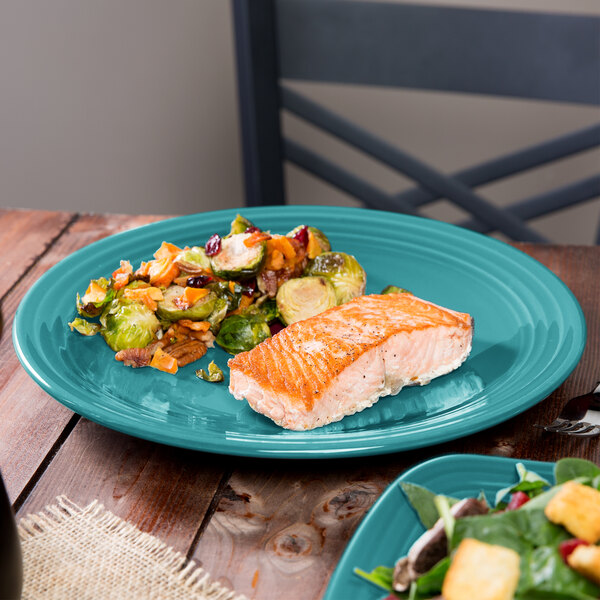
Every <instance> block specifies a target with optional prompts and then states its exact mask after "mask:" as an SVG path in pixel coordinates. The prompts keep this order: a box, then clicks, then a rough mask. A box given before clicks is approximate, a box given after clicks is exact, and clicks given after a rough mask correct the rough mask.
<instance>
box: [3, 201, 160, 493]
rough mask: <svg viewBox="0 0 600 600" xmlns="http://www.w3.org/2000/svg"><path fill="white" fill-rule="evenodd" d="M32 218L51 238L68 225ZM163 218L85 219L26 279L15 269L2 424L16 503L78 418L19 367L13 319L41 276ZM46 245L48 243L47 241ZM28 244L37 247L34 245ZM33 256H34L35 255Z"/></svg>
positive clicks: (8, 302) (8, 300)
mask: <svg viewBox="0 0 600 600" xmlns="http://www.w3.org/2000/svg"><path fill="white" fill-rule="evenodd" d="M29 212H30V213H31V214H32V220H33V222H34V223H40V222H42V221H44V219H47V220H46V222H47V223H48V222H52V223H54V227H52V228H51V227H50V226H49V225H48V227H47V230H48V232H49V234H50V235H51V236H52V235H53V234H56V233H59V227H60V225H61V224H64V222H65V221H64V219H62V220H61V219H58V218H56V217H54V218H53V219H51V218H50V217H45V216H44V215H41V216H40V215H38V214H37V212H34V211H29ZM9 216H10V215H9ZM18 216H19V217H22V216H23V215H18ZM161 218H164V217H160V216H139V217H132V216H129V215H81V216H79V217H78V218H77V219H75V220H72V221H71V222H70V225H69V226H68V227H67V228H66V229H64V231H62V233H60V235H59V236H58V238H57V239H55V241H54V242H53V243H52V245H51V246H50V248H49V249H47V251H43V252H41V253H40V254H39V256H38V258H37V261H36V262H35V264H34V265H33V266H32V267H31V268H29V269H28V270H26V271H24V272H23V273H21V272H20V271H19V269H13V275H14V277H15V281H14V282H13V283H12V284H11V285H10V286H9V287H10V290H9V292H8V293H7V294H6V296H5V297H4V299H3V302H2V307H1V310H2V317H3V323H4V327H3V332H2V339H1V340H0V352H1V355H2V356H3V357H4V360H3V361H1V362H0V389H2V394H1V395H0V414H2V417H3V418H2V419H1V420H0V471H2V476H3V477H4V480H5V483H6V487H7V490H8V493H9V498H10V499H11V501H13V502H14V501H15V500H16V499H17V498H18V497H19V495H20V494H21V493H22V492H23V490H24V489H25V487H26V486H27V485H28V483H29V482H30V480H31V478H32V477H33V476H34V474H35V473H36V471H37V470H38V469H39V468H40V467H41V466H42V465H43V463H44V461H45V460H46V457H47V456H48V454H49V453H51V452H53V448H54V449H55V445H56V444H60V442H61V434H62V432H63V431H64V430H65V428H66V427H67V426H68V425H69V422H70V420H71V419H72V417H73V413H72V412H71V411H70V410H68V409H66V408H64V407H63V406H62V405H60V404H58V402H56V401H55V400H54V399H52V398H51V397H50V396H48V395H47V394H46V393H45V392H43V391H42V390H41V389H40V388H39V387H38V386H37V385H36V384H35V383H34V382H33V381H32V380H31V379H30V378H29V376H28V375H27V374H26V373H25V371H24V370H23V369H22V367H21V366H20V365H19V362H18V359H17V357H16V355H15V353H14V350H13V347H12V339H11V329H12V321H13V316H14V314H15V311H16V309H17V306H18V305H19V302H20V301H21V299H22V298H23V296H24V294H25V293H26V292H27V290H28V289H29V288H30V287H31V285H32V284H33V283H34V282H35V281H36V280H37V279H38V278H39V277H40V276H41V275H43V274H44V273H45V272H46V271H47V270H48V269H49V268H50V267H52V266H53V265H55V264H56V263H57V262H58V261H59V260H61V259H62V258H64V257H65V256H68V255H69V254H71V253H72V252H74V251H75V250H78V249H79V248H81V247H83V246H85V245H87V244H89V243H91V242H93V241H96V240H98V239H101V238H103V237H106V236H107V235H111V234H112V233H116V232H118V231H123V230H125V229H130V228H132V227H137V226H138V225H142V224H145V223H149V222H152V221H157V220H160V219H161ZM16 221H17V223H18V224H19V226H18V228H17V230H18V231H21V230H24V229H26V226H25V225H23V223H22V219H17V220H16ZM15 239H17V238H16V237H15ZM27 239H28V240H29V238H27ZM41 239H42V240H44V237H42V238H41ZM45 239H46V240H47V239H48V237H47V236H46V238H45ZM15 243H17V242H15ZM28 244H29V245H30V246H31V243H30V242H29V241H28ZM18 245H19V246H20V242H19V244H18ZM36 249H38V250H39V249H41V250H45V248H44V244H43V243H40V244H38V245H37V246H36ZM30 255H31V256H33V254H32V253H30ZM17 280H18V282H17Z"/></svg>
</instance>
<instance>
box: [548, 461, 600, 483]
mask: <svg viewBox="0 0 600 600" xmlns="http://www.w3.org/2000/svg"><path fill="white" fill-rule="evenodd" d="M599 475H600V467H598V466H597V465H595V464H594V463H593V462H591V461H589V460H584V459H582V458H561V459H560V460H559V461H558V462H557V463H556V467H554V477H555V478H556V483H557V484H560V483H564V482H565V481H569V480H570V479H577V478H578V477H583V478H585V479H589V480H592V479H594V478H596V477H598V476H599ZM590 483H591V481H590Z"/></svg>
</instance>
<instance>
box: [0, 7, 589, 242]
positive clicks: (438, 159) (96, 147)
mask: <svg viewBox="0 0 600 600" xmlns="http://www.w3.org/2000/svg"><path fill="white" fill-rule="evenodd" d="M413 1H414V0H413ZM428 3H429V4H433V3H437V4H450V5H461V6H485V7H488V8H496V7H505V8H514V9H520V10H554V11H568V12H571V13H580V14H595V15H599V14H600V3H598V2H597V0H569V2H564V0H461V1H460V2H459V1H456V0H436V2H428ZM294 85H296V86H297V87H298V89H300V90H301V91H304V92H306V93H307V94H310V95H311V97H313V98H315V99H316V100H317V101H319V102H322V103H323V104H325V105H327V106H330V107H332V108H336V109H337V110H339V111H340V112H341V113H342V114H344V115H346V116H348V117H349V118H352V119H355V120H356V121H358V122H360V123H362V124H363V125H364V126H366V127H368V128H370V129H371V130H373V131H374V132H375V133H378V134H379V135H382V136H383V137H385V138H387V139H389V140H391V141H394V142H396V143H398V144H400V145H401V146H403V147H404V148H406V149H408V150H411V151H412V152H414V153H415V154H416V155H418V156H419V157H421V158H423V159H426V160H427V161H429V162H430V163H432V164H433V165H436V166H438V167H440V168H442V169H444V170H448V171H451V170H454V169H458V168H461V167H463V166H467V165H468V164H470V163H473V162H476V161H480V160H483V159H485V158H491V157H493V156H495V155H497V154H500V153H503V152H508V151H510V150H512V149H514V148H518V147H521V146H524V145H526V144H531V143H535V142H538V141H542V140H544V139H546V138H550V137H553V136H556V135H560V134H562V133H565V132H567V131H570V130H573V129H575V128H579V127H585V126H586V125H590V124H592V123H594V122H596V121H597V120H598V110H597V109H596V108H594V107H579V106H574V105H568V104H555V103H548V102H531V101H521V100H514V99H500V100H498V99H493V100H491V99H488V98H483V97H467V96H461V95H458V94H435V93H431V92H416V91H409V90H390V89H387V88H386V89H381V88H361V87H357V86H338V85H323V84H300V85H299V84H294ZM0 86H1V91H2V94H1V97H2V101H1V102H0V132H1V133H0V193H1V196H0V197H1V200H0V205H1V206H3V207H22V208H45V209H61V210H78V211H91V212H127V213H137V212H145V213H183V214H185V213H193V212H199V211H205V210H214V209H218V208H229V207H235V206H240V205H241V204H242V202H243V191H242V174H241V163H240V149H239V138H238V117H237V92H236V84H235V65H234V58H233V39H232V30H231V21H230V4H229V1H228V0H172V1H171V2H165V1H164V0H85V1H83V2H82V1H81V0H51V1H50V2H48V1H47V0H2V2H0ZM284 127H285V128H286V130H287V131H288V132H290V133H292V134H293V135H294V136H296V138H297V139H299V141H301V142H303V143H306V144H308V145H315V144H318V145H319V147H320V148H321V149H322V150H323V152H325V153H326V154H327V155H329V156H332V157H335V158H336V160H338V161H340V162H341V163H343V164H345V165H346V166H349V167H350V168H356V169H358V170H361V172H363V173H364V174H365V176H367V177H368V178H371V179H373V180H374V181H377V182H378V183H379V184H380V185H381V186H382V187H383V188H385V189H388V190H390V191H393V190H400V189H403V188H405V187H407V186H408V185H410V184H409V183H408V182H407V181H406V180H404V179H403V178H402V177H399V176H397V175H396V174H394V173H392V172H390V171H389V170H388V169H387V168H385V167H382V166H380V165H377V164H375V163H374V162H372V161H370V160H369V159H365V158H364V157H362V156H361V155H359V154H358V153H356V152H354V151H352V150H349V149H347V148H345V147H344V146H342V145H341V144H339V143H338V142H336V141H334V140H332V139H330V138H328V137H327V136H325V135H324V134H319V133H317V132H315V131H313V130H312V129H311V128H309V127H308V126H305V125H303V124H302V123H300V122H298V121H297V120H295V119H294V118H293V117H286V118H285V119H284ZM599 166H600V151H593V152H587V153H585V154H582V155H579V156H576V157H573V158H571V159H568V160H566V161H562V162H561V163H557V165H556V166H550V167H545V168H541V169H536V170H535V171H531V172H530V173H528V174H526V175H522V176H518V177H513V178H511V179H510V180H507V181H505V182H503V183H500V184H494V185H490V186H486V187H485V188H481V192H482V193H484V194H485V195H487V196H488V197H490V198H492V199H493V200H494V201H496V202H498V203H499V204H504V203H508V202H510V201H511V200H516V199H518V198H522V197H525V196H529V195H532V194H535V193H538V192H541V191H543V190H545V189H547V188H549V187H553V186H554V185H555V184H558V183H568V182H570V181H576V180H578V179H580V178H582V177H585V176H589V175H591V174H594V173H596V172H598V167H599ZM286 177H287V186H288V190H289V192H288V195H289V199H290V201H291V203H294V204H340V205H355V204H356V203H355V202H354V201H353V200H352V199H350V198H348V197H346V196H345V195H343V194H342V193H340V192H337V191H335V190H333V189H332V188H330V187H329V186H327V185H326V184H323V183H320V182H318V181H315V180H314V179H313V178H312V177H310V176H308V175H306V174H304V173H303V172H301V171H299V170H298V169H296V168H294V167H291V166H288V167H286ZM432 211H433V212H432ZM428 212H429V213H430V214H431V215H432V216H437V217H439V218H447V219H450V220H451V219H453V218H456V217H458V215H457V211H456V210H454V209H448V208H447V207H445V206H443V205H438V206H436V207H435V208H433V207H432V208H431V209H428ZM597 223H598V203H597V202H593V203H588V204H587V205H584V206H582V207H578V208H576V209H574V210H571V211H568V212H564V213H560V214H558V215H555V216H552V217H547V218H543V219H540V220H539V227H540V229H541V230H542V231H544V232H545V233H546V234H547V235H549V236H551V237H552V238H553V239H555V240H557V241H561V242H565V243H591V242H592V240H593V231H594V230H595V227H596V226H597Z"/></svg>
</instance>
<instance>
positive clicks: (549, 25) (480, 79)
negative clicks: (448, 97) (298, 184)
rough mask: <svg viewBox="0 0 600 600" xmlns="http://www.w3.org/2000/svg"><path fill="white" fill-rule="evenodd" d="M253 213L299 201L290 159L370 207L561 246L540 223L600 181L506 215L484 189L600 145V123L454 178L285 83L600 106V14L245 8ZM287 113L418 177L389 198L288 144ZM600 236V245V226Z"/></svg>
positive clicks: (374, 6) (321, 2)
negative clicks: (460, 215)
mask: <svg viewBox="0 0 600 600" xmlns="http://www.w3.org/2000/svg"><path fill="white" fill-rule="evenodd" d="M232 2H233V14H234V27H235V39H236V56H237V64H238V89H239V101H240V115H241V130H242V145H243V159H244V177H245V187H246V204H247V205H249V206H261V205H277V204H284V203H285V192H284V178H283V167H282V163H283V160H284V159H287V160H289V161H291V162H292V163H294V164H296V165H297V166H299V167H301V168H302V169H305V170H306V171H309V172H310V173H312V174H314V175H316V176H318V177H320V178H322V179H324V180H325V181H327V182H329V183H330V184H333V185H335V186H337V187H339V188H340V189H342V190H344V191H345V192H347V193H348V194H350V195H352V196H354V197H355V198H357V199H359V200H360V201H362V203H363V204H364V205H365V206H366V207H369V208H376V209H382V210H388V211H396V212H402V213H408V214H418V208H419V207H420V206H422V205H424V204H427V203H430V202H433V201H435V200H438V199H441V198H446V199H448V200H450V201H452V202H454V203H455V204H456V205H458V206H460V207H461V208H463V209H464V210H466V211H468V212H469V213H470V214H471V215H472V218H471V219H469V220H468V221H465V222H464V223H461V225H463V226H465V227H469V228H471V229H474V230H477V231H480V232H483V233H487V232H491V231H500V232H502V233H503V234H505V235H506V236H508V237H509V238H511V239H514V240H520V241H536V242H545V241H548V240H547V239H546V238H545V237H544V236H542V235H540V234H539V233H537V232H536V231H535V230H533V229H532V228H531V227H530V226H529V225H527V224H526V222H525V221H526V220H527V219H531V218H535V217H539V216H542V215H545V214H548V213H550V212H553V211H556V210H559V209H563V208H566V207H568V206H571V205H574V204H578V203H581V202H584V201H587V200H591V199H594V198H596V197H598V196H600V175H596V176H593V177H589V178H586V179H584V180H583V181H579V182H577V183H574V184H570V185H567V186H564V187H561V188H559V189H555V190H552V191H549V192H546V193H543V194H540V195H537V196H535V197H532V198H527V199H525V200H522V201H520V202H517V203H515V204H513V205H511V206H509V207H507V208H506V209H501V208H498V207H496V206H495V205H493V204H491V203H489V202H488V201H486V200H484V199H483V198H482V197H481V196H480V195H479V194H477V193H475V192H473V191H472V188H476V187H477V186H480V185H483V184H487V183H490V182H493V181H496V180H498V179H501V178H503V177H507V176H509V175H513V174H515V173H519V172H521V171H525V170H527V169H531V168H533V167H536V166H539V165H542V164H545V163H548V162H550V161H554V160H558V159H561V158H565V157H568V156H571V155H573V154H576V153H578V152H583V151H585V150H588V149H590V148H593V147H595V146H599V145H600V124H599V125H595V126H593V127H588V128H586V129H583V130H580V131H576V132H574V133H572V134H570V135H565V136H561V137H559V138H555V139H551V140H548V141H546V142H545V143H542V144H537V145H535V146H531V147H528V148H525V149H523V150H521V151H518V152H515V153H511V154H508V155H504V156H500V157H498V158H496V159H493V160H489V161H486V162H484V163H481V164H478V165H476V166H474V167H471V168H469V169H465V170H461V171H459V172H457V173H454V174H452V175H451V176H448V175H445V174H443V173H441V172H440V171H438V170H436V169H434V168H432V167H431V166H430V165H428V164H426V163H425V162H423V161H421V160H419V159H417V158H415V157H414V156H411V155H410V154H408V153H407V152H406V151H404V150H401V149H399V148H397V147H395V146H393V145H391V144H389V143H388V142H386V141H384V140H382V139H381V138H378V137H377V136H375V135H373V134H371V133H369V132H368V131H366V130H365V129H363V128H361V127H359V126H357V125H355V124H353V123H351V122H349V121H348V120H346V119H344V118H342V117H340V116H338V115H336V114H335V113H333V112H331V111H330V110H328V109H326V108H324V107H322V106H320V105H318V104H317V103H315V102H314V101H312V100H310V99H308V98H306V97H304V96H303V95H301V94H299V93H297V92H296V91H294V90H292V89H289V88H288V87H285V86H283V85H281V84H280V80H281V79H288V80H310V81H320V82H344V83H353V84H366V85H379V86H397V87H408V88H413V89H426V90H445V91H455V92H464V93H473V94H490V95H496V96H515V97H523V98H532V99H541V100H550V101H560V102H573V103H578V104H588V105H598V104H600V46H599V44H600V18H599V17H591V16H590V17H588V16H573V15H563V14H547V13H537V12H536V13H530V12H516V11H515V12H513V11H498V10H479V9H467V8H450V7H440V6H425V5H413V4H398V3H385V2H371V1H369V2H365V1H348V0H232ZM281 109H285V110H287V111H290V112H291V113H293V114H295V115H296V116H298V117H300V118H302V119H304V120H306V121H307V122H309V123H311V124H312V125H315V126H317V127H320V128H322V129H323V130H325V131H327V132H328V133H329V134H331V135H333V136H336V137H337V138H339V139H341V140H343V141H345V142H347V143H349V144H352V145H353V146H354V147H355V148H358V149H359V150H361V151H363V152H365V153H367V154H369V155H370V156H371V157H374V158H375V159H377V160H379V161H381V162H382V163H384V164H386V165H388V166H390V167H392V168H394V169H396V170H397V171H399V172H400V173H402V174H404V175H406V176H408V177H410V178H411V179H413V180H414V181H415V182H416V183H417V184H418V186H419V187H415V188H414V189H410V190H408V191H404V192H402V193H398V194H395V195H394V194H389V193H387V192H385V191H382V190H381V189H379V188H377V187H376V186H375V185H373V184H372V183H370V182H367V181H366V180H364V179H361V178H359V177H357V176H356V175H354V174H353V173H350V172H349V171H348V170H346V169H344V168H343V167H342V166H339V165H337V164H334V163H332V162H331V161H330V160H328V159H326V158H324V157H322V156H319V155H318V154H317V153H316V152H314V151H313V150H311V149H309V148H306V147H303V146H301V145H299V144H298V143H296V142H294V141H293V140H289V139H285V138H284V137H283V136H282V132H281V125H280V110H281ZM598 233H599V238H598V240H597V243H600V227H599V232H598Z"/></svg>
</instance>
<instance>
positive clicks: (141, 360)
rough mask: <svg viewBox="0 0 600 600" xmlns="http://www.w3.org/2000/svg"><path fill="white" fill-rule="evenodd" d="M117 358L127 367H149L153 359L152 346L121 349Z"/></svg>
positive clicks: (116, 355)
mask: <svg viewBox="0 0 600 600" xmlns="http://www.w3.org/2000/svg"><path fill="white" fill-rule="evenodd" d="M115 358H116V359H117V360H120V361H121V362H122V363H123V364H124V365H126V366H127V367H133V368H134V369H136V368H137V367H147V366H148V365H149V364H150V361H151V360H152V351H151V349H150V348H148V347H146V348H126V349H125V350H119V351H118V352H117V353H116V354H115Z"/></svg>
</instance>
